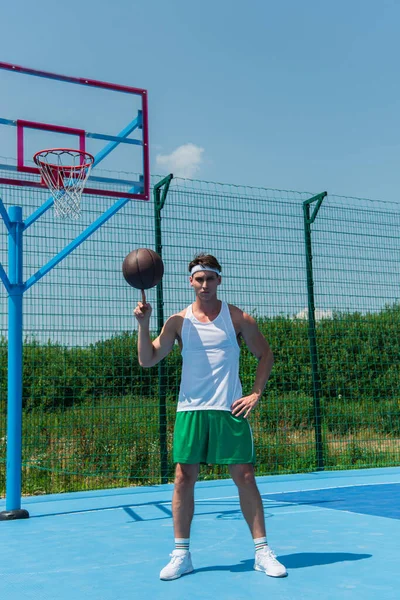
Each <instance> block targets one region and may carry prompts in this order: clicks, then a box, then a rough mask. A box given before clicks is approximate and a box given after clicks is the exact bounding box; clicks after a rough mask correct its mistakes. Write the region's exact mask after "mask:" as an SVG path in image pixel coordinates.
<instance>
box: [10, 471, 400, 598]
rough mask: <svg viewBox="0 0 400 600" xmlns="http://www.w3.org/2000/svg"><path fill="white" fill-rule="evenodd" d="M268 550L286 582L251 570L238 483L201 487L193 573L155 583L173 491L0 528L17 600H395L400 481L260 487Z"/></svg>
mask: <svg viewBox="0 0 400 600" xmlns="http://www.w3.org/2000/svg"><path fill="white" fill-rule="evenodd" d="M258 483H259V488H260V492H261V494H262V497H263V502H264V508H265V514H266V523H267V530H268V534H269V540H270V543H271V546H273V548H274V549H275V551H276V553H277V556H278V557H279V559H280V560H281V561H282V562H283V563H284V564H285V565H286V567H287V568H288V572H289V575H288V577H287V578H285V579H273V578H271V577H267V576H266V575H264V574H263V573H259V572H256V571H254V570H253V547H252V541H251V537H250V535H249V533H248V531H247V525H246V524H245V522H244V520H243V517H242V515H241V512H240V508H239V504H238V497H237V494H236V491H235V488H234V486H233V485H232V484H231V482H230V481H227V480H224V481H212V482H200V483H198V484H197V488H196V502H197V506H196V514H195V518H194V522H193V528H192V538H191V551H192V558H193V564H194V568H195V570H194V572H193V573H191V574H189V575H186V576H184V577H182V578H181V579H178V580H175V581H160V580H159V579H158V574H159V571H160V569H161V568H162V567H163V566H164V564H165V563H166V562H167V561H166V559H167V558H168V554H169V552H170V551H171V543H172V539H173V534H172V519H171V504H170V501H171V492H172V486H171V485H160V486H153V487H143V488H132V489H126V488H125V489H115V490H104V491H99V492H85V493H75V494H62V495H49V496H45V497H36V498H25V499H24V502H23V506H24V508H27V509H28V510H29V512H30V519H25V520H20V521H18V522H16V521H14V522H4V523H2V540H3V543H2V546H1V548H2V549H1V551H0V552H1V565H2V566H1V579H0V593H1V597H3V598H7V599H9V600H25V599H26V600H30V599H36V598H42V599H43V600H50V599H51V600H64V599H69V598H87V599H92V598H93V600H94V599H96V600H116V599H118V600H125V599H129V598H140V599H141V598H147V597H152V598H155V599H160V600H161V599H173V598H178V597H179V598H184V599H189V598H199V599H208V598H210V599H211V598H221V600H222V599H223V600H242V599H246V598H249V597H256V596H260V597H268V598H271V599H275V598H276V599H278V598H279V599H285V600H302V599H303V598H304V599H305V598H309V599H312V600H313V599H317V598H324V599H326V600H330V599H332V600H336V599H337V598H349V599H361V598H362V599H364V600H373V599H376V598H382V599H383V598H384V599H385V600H386V599H387V600H391V599H393V600H394V599H395V598H398V538H399V535H400V519H399V517H400V512H399V503H398V498H399V494H400V469H398V468H387V469H366V470H360V471H342V472H336V473H332V472H331V473H310V474H303V475H289V476H275V477H274V476H271V477H261V478H259V480H258Z"/></svg>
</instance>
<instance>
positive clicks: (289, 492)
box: [32, 481, 400, 517]
mask: <svg viewBox="0 0 400 600" xmlns="http://www.w3.org/2000/svg"><path fill="white" fill-rule="evenodd" d="M393 484H400V481H385V482H377V483H352V484H349V485H332V486H328V487H319V488H303V489H298V490H289V491H280V492H265V493H263V494H261V497H263V496H274V495H278V494H299V493H301V492H320V491H323V490H337V489H346V488H353V487H367V486H368V487H370V486H378V485H393ZM233 499H236V500H239V496H238V495H235V496H217V497H215V498H197V499H195V503H196V504H197V503H199V502H211V501H213V500H233ZM264 500H268V498H264ZM281 502H282V503H283V504H290V503H291V501H290V500H287V501H284V500H281ZM157 504H160V505H162V506H171V504H172V501H171V500H166V501H165V502H157V503H155V504H150V505H148V507H154V506H156V505H157ZM135 507H137V508H147V507H143V505H142V506H139V505H137V504H129V505H127V506H126V507H120V506H118V507H110V508H91V509H86V510H82V511H74V512H73V513H68V512H67V513H64V514H62V515H57V513H55V514H54V515H49V516H59V517H60V516H71V514H74V515H79V514H85V513H86V514H87V513H92V512H93V513H94V512H104V511H110V510H124V508H132V509H133V508H135ZM323 510H326V509H323ZM332 510H333V509H332ZM342 512H347V511H342ZM350 512H352V511H350ZM281 514H283V513H281ZM352 514H363V513H353V512H352ZM32 516H33V517H34V516H35V515H32Z"/></svg>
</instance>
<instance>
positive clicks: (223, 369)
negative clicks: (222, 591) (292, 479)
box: [134, 254, 287, 580]
mask: <svg viewBox="0 0 400 600" xmlns="http://www.w3.org/2000/svg"><path fill="white" fill-rule="evenodd" d="M189 273H190V285H191V286H192V287H193V289H194V292H195V295H196V298H195V301H194V303H193V304H192V305H190V306H189V307H188V308H185V309H184V310H182V311H181V312H179V313H177V314H175V315H173V316H172V317H170V318H169V319H168V320H167V321H166V323H165V324H164V327H163V329H162V331H161V333H160V335H159V336H158V337H157V338H156V339H155V340H154V341H153V342H152V341H151V338H150V333H149V319H150V315H151V306H150V304H143V303H141V302H138V305H137V307H136V308H135V310H134V314H135V317H136V319H137V321H138V323H139V334H138V355H139V363H140V365H141V366H142V367H153V366H154V365H156V364H157V363H158V362H160V360H162V359H163V358H165V357H166V356H167V354H168V353H169V352H171V350H172V348H173V346H174V343H175V340H177V341H178V344H179V346H180V348H181V352H182V357H183V366H182V378H181V385H180V391H179V399H178V408H177V415H176V422H175V430H174V448H173V455H174V462H175V463H176V472H175V486H174V493H173V498H172V513H173V520H174V533H175V550H173V552H172V554H171V560H170V562H169V563H168V564H167V566H166V567H164V568H163V569H162V571H161V573H160V578H161V579H165V580H169V579H177V578H178V577H180V576H181V575H185V574H186V573H190V572H191V571H193V566H192V560H191V556H190V552H189V541H190V526H191V522H192V519H193V514H194V486H195V483H196V480H197V476H198V473H199V467H200V463H206V464H224V465H228V468H229V472H230V474H231V477H232V479H233V481H234V482H235V484H236V485H237V487H238V491H239V498H240V507H241V510H242V513H243V516H244V518H245V519H246V521H247V524H248V526H249V528H250V531H251V534H252V536H253V540H254V545H255V563H254V568H255V569H256V570H257V571H263V572H265V573H266V574H267V575H270V576H271V577H284V576H286V575H287V572H286V569H285V567H284V566H283V565H282V564H281V563H280V562H279V561H278V560H277V559H276V557H275V555H274V553H273V552H272V550H271V549H270V548H269V546H268V544H267V538H266V532H265V520H264V511H263V504H262V500H261V496H260V493H259V491H258V488H257V484H256V481H255V477H254V468H253V463H254V448H253V437H252V432H251V428H250V424H249V422H248V421H247V417H248V416H249V414H250V412H251V411H252V410H253V408H254V407H255V406H256V404H257V403H258V401H259V400H260V397H261V394H262V392H263V390H264V387H265V385H266V383H267V381H268V378H269V375H270V373H271V369H272V365H273V354H272V352H271V349H270V347H269V345H268V342H267V341H266V339H265V338H264V336H263V335H262V334H261V332H260V330H259V329H258V326H257V323H256V321H255V320H254V319H253V318H252V317H250V316H249V315H248V314H246V313H245V312H243V311H242V310H240V309H239V308H237V307H236V306H233V305H231V304H227V303H226V302H222V301H221V300H219V299H218V297H217V288H218V286H219V285H220V283H221V265H220V264H219V262H218V261H217V259H216V258H215V257H214V256H212V255H209V254H199V255H197V256H196V258H195V259H194V260H193V261H192V262H191V263H190V264H189ZM239 338H242V339H243V340H244V342H245V343H246V344H247V347H248V348H249V350H250V352H252V354H254V356H255V357H256V358H257V359H258V366H257V371H256V376H255V381H254V385H253V389H252V391H251V393H250V394H249V395H247V396H243V395H242V386H241V383H240V380H239V354H240V348H239V343H238V341H239Z"/></svg>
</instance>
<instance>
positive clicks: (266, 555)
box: [254, 546, 287, 577]
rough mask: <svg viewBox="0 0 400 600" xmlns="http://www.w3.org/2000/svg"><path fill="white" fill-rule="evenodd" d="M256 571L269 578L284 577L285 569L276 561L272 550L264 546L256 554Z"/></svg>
mask: <svg viewBox="0 0 400 600" xmlns="http://www.w3.org/2000/svg"><path fill="white" fill-rule="evenodd" d="M254 568H255V570H256V571H264V573H266V574H267V575H269V576H270V577H286V575H287V571H286V568H285V567H284V566H283V565H282V564H281V563H280V562H279V560H277V558H276V556H275V554H274V553H273V552H272V550H271V549H270V548H269V547H268V546H266V547H265V548H262V549H261V550H259V551H258V552H256V560H255V563H254Z"/></svg>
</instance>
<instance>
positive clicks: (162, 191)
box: [153, 174, 173, 483]
mask: <svg viewBox="0 0 400 600" xmlns="http://www.w3.org/2000/svg"><path fill="white" fill-rule="evenodd" d="M172 178H173V175H172V174H171V175H168V176H167V177H164V179H162V180H161V181H159V182H158V183H156V185H155V186H154V191H153V193H154V225H155V228H154V229H155V246H156V252H157V254H159V255H160V256H161V257H162V235H161V211H162V209H163V206H164V203H165V200H166V198H167V194H168V190H169V186H170V183H171V180H172ZM163 325H164V294H163V284H162V280H161V281H160V283H159V284H158V285H157V333H158V334H160V332H161V329H162V327H163ZM158 402H159V435H160V463H161V472H160V476H161V483H168V448H167V378H166V371H165V361H163V360H162V361H161V362H159V363H158Z"/></svg>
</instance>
